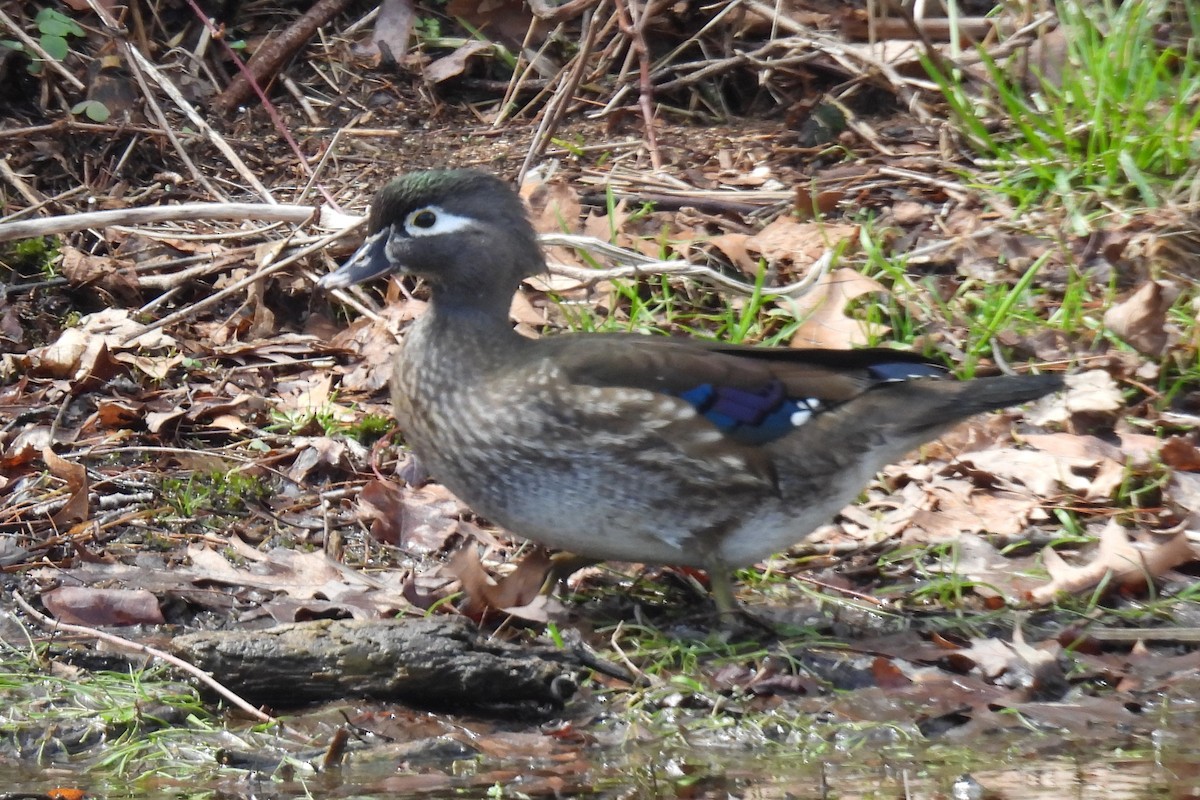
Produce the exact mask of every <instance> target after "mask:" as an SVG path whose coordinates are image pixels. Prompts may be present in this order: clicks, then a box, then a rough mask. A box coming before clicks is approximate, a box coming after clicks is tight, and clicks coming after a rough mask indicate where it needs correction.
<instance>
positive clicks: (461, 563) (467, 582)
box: [448, 545, 559, 622]
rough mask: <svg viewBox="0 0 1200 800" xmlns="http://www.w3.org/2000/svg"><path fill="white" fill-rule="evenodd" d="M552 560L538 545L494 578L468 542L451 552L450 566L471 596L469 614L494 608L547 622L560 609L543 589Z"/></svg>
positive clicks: (530, 620) (521, 617)
mask: <svg viewBox="0 0 1200 800" xmlns="http://www.w3.org/2000/svg"><path fill="white" fill-rule="evenodd" d="M552 563H553V562H552V561H551V560H550V556H549V554H548V553H547V552H546V551H545V550H543V549H541V548H536V549H534V550H533V552H531V553H530V554H529V555H528V556H526V557H525V558H523V559H522V560H521V562H520V563H519V564H518V565H517V568H516V569H515V570H513V571H512V572H511V573H509V574H508V575H506V576H504V577H503V578H500V579H499V580H493V579H492V577H491V575H489V574H488V572H487V570H486V569H484V567H483V562H481V561H480V560H479V553H478V552H477V550H476V548H475V547H474V546H472V545H468V546H467V547H464V548H462V549H460V550H459V551H458V552H457V553H455V554H454V555H453V556H451V558H450V564H449V565H448V569H449V571H450V573H451V574H452V575H454V576H455V577H456V578H458V579H459V580H460V581H461V582H462V585H463V591H465V592H466V593H467V596H468V598H469V599H470V606H469V608H468V609H467V610H466V612H465V613H467V614H468V615H472V616H473V615H476V614H478V613H480V612H482V611H483V610H485V609H494V610H497V611H503V612H504V613H505V614H509V615H512V616H514V617H516V618H518V619H522V620H526V621H529V622H546V621H547V620H548V619H549V618H550V614H551V612H552V611H558V610H559V606H558V604H557V602H556V601H554V599H553V598H551V597H550V596H549V595H544V594H541V592H540V590H541V587H542V586H543V585H544V584H545V582H546V576H547V574H548V573H549V571H550V568H551V566H552Z"/></svg>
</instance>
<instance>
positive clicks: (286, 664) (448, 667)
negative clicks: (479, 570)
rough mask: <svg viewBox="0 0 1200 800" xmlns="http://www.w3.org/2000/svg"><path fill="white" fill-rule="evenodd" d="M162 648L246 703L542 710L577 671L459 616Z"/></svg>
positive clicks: (281, 631)
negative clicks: (356, 700) (357, 702)
mask: <svg viewBox="0 0 1200 800" xmlns="http://www.w3.org/2000/svg"><path fill="white" fill-rule="evenodd" d="M170 650H171V651H172V652H173V653H174V654H175V655H177V656H179V657H180V658H184V659H187V660H188V661H190V662H191V663H193V664H195V665H196V666H198V667H200V668H201V669H203V670H205V671H207V672H209V673H211V674H212V675H213V677H215V678H216V679H217V680H218V681H220V682H221V683H222V684H224V685H225V686H226V687H228V688H229V689H231V690H232V691H234V692H235V693H237V694H239V695H241V696H242V697H244V698H245V699H247V700H249V701H250V702H253V703H263V704H267V705H269V706H272V707H275V708H288V707H295V706H297V705H299V704H303V703H310V702H323V701H329V700H339V699H345V698H347V697H364V698H372V699H377V700H399V701H402V702H405V703H407V704H411V705H415V706H419V707H422V708H437V709H445V710H453V711H462V712H468V713H481V714H489V715H492V714H498V713H513V712H520V713H526V714H550V713H553V712H554V711H556V710H558V709H560V708H561V707H562V706H563V704H564V703H565V702H566V701H567V700H568V699H570V697H571V695H573V694H574V692H575V689H576V687H577V686H578V673H579V671H580V669H581V668H582V665H581V664H580V663H579V662H578V661H577V660H576V659H575V658H574V657H573V656H572V655H571V654H570V653H569V652H564V651H561V650H555V649H552V648H548V647H537V646H530V645H525V646H518V645H513V644H508V643H505V642H497V641H489V640H488V639H486V638H485V637H484V636H483V635H481V634H480V633H479V632H478V631H476V630H475V629H474V628H473V627H472V626H471V625H470V624H469V623H468V622H467V621H466V620H463V619H461V618H457V617H446V618H441V619H399V620H318V621H315V622H298V623H292V624H287V625H280V626H278V627H275V628H267V629H265V630H255V631H204V632H201V633H191V634H187V635H184V636H179V637H177V638H175V639H173V640H172V642H171V645H170Z"/></svg>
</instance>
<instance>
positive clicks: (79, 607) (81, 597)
mask: <svg viewBox="0 0 1200 800" xmlns="http://www.w3.org/2000/svg"><path fill="white" fill-rule="evenodd" d="M42 605H44V606H45V607H46V610H47V611H49V612H50V613H51V614H53V615H54V618H55V619H57V620H59V621H61V622H65V623H68V624H70V625H89V626H95V625H161V624H162V623H163V622H164V621H165V620H164V619H163V615H162V610H161V609H160V608H159V607H158V599H157V598H156V597H155V596H154V595H153V594H151V593H150V592H147V591H145V590H144V589H92V588H89V587H86V586H61V587H59V588H57V589H51V590H50V591H48V592H46V593H45V594H43V595H42Z"/></svg>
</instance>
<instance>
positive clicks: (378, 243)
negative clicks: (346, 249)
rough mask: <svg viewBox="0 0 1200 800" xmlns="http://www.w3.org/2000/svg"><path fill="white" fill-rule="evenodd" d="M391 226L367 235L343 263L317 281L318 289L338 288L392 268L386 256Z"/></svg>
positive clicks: (373, 276)
mask: <svg viewBox="0 0 1200 800" xmlns="http://www.w3.org/2000/svg"><path fill="white" fill-rule="evenodd" d="M390 233H391V228H386V227H385V228H382V229H380V230H378V231H376V232H375V233H373V234H371V235H370V236H368V237H367V240H366V241H365V242H363V244H362V247H360V248H358V250H356V251H355V252H354V255H352V256H350V258H349V260H348V261H346V263H345V264H342V265H341V266H340V267H338V268H337V269H335V270H334V271H333V272H331V273H329V274H328V275H326V276H325V277H324V278H321V280H320V281H319V282H318V283H317V288H319V289H325V290H329V289H339V288H341V287H343V286H351V285H353V284H356V283H362V282H363V281H369V280H371V279H372V278H378V277H379V276H381V275H386V274H387V273H389V272H391V271H392V270H393V269H394V265H393V264H392V262H391V261H389V260H388V257H387V240H388V234H390Z"/></svg>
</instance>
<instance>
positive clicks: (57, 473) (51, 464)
mask: <svg viewBox="0 0 1200 800" xmlns="http://www.w3.org/2000/svg"><path fill="white" fill-rule="evenodd" d="M42 460H43V461H45V462H46V467H47V468H49V470H50V474H51V475H53V476H54V477H56V478H61V479H62V480H64V481H66V483H67V491H68V492H69V493H70V497H69V498H68V499H67V504H66V505H65V506H63V507H62V508H60V509H59V510H58V512H57V513H55V515H54V516H53V517H52V518H51V519H52V520H53V522H54V524H55V525H57V526H59V527H69V526H71V525H75V524H76V523H79V522H83V521H84V520H86V519H87V518H88V479H87V468H86V467H84V466H83V465H82V464H76V463H74V462H72V461H67V460H66V459H65V458H62V457H61V456H59V455H58V454H56V453H55V452H54V451H53V450H51V449H50V448H49V447H47V448H46V449H45V450H43V451H42Z"/></svg>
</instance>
